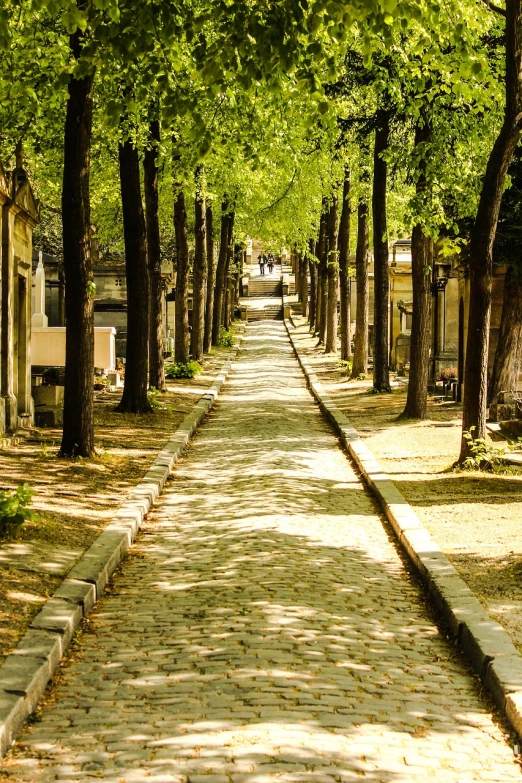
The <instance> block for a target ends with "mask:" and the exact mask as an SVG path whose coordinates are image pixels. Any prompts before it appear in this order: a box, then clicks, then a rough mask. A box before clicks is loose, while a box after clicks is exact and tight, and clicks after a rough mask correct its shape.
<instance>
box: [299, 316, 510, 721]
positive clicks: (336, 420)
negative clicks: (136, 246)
mask: <svg viewBox="0 0 522 783" xmlns="http://www.w3.org/2000/svg"><path fill="white" fill-rule="evenodd" d="M285 326H286V330H287V332H288V336H289V338H290V342H291V343H292V347H293V349H294V352H295V355H296V357H297V360H298V362H299V364H300V365H301V368H302V370H303V372H304V374H305V376H306V379H307V382H308V386H309V388H310V391H311V392H312V394H313V396H314V397H315V398H316V400H317V401H318V403H319V405H320V407H321V409H322V411H323V413H324V414H325V415H326V417H327V418H328V419H329V421H330V422H331V424H332V425H333V427H334V429H335V430H336V431H337V433H338V434H339V436H340V438H341V441H342V443H343V445H344V446H345V448H346V450H347V451H348V453H349V455H350V456H351V457H352V458H353V460H354V461H355V463H356V465H357V467H358V469H359V471H360V472H361V474H362V476H363V478H364V479H365V481H366V483H367V484H368V486H369V488H370V489H371V490H372V492H373V494H374V495H375V497H376V498H377V500H378V502H379V505H380V506H381V508H382V511H383V512H384V514H385V516H386V518H387V520H388V521H389V522H390V524H391V526H392V528H393V530H394V532H395V535H396V536H397V539H398V542H399V544H400V546H401V547H402V549H403V550H404V552H405V553H406V554H407V556H408V558H409V560H410V561H411V563H412V564H413V566H414V568H415V570H416V571H417V574H418V576H419V577H420V579H421V581H422V582H423V584H424V586H425V587H426V588H427V591H428V593H429V595H430V598H431V600H432V602H433V604H434V605H435V608H436V609H437V611H438V612H439V613H440V615H441V616H442V618H443V621H444V625H445V627H446V629H448V630H449V633H450V635H451V636H452V637H453V639H454V640H455V642H456V643H457V644H458V646H459V647H460V648H461V649H462V650H463V652H464V653H465V655H466V657H467V658H468V660H469V662H470V663H471V665H472V667H473V669H474V670H475V672H476V673H477V674H478V675H479V677H480V679H481V680H482V683H483V684H484V686H485V687H486V689H487V690H488V691H489V693H490V695H491V696H492V698H493V700H494V702H495V703H496V705H497V706H498V707H499V708H500V710H502V712H503V713H504V714H505V716H506V717H507V719H508V721H509V722H510V723H511V725H512V726H513V728H514V729H515V731H516V732H517V734H518V735H519V736H522V656H521V655H520V653H519V652H518V650H517V648H516V647H515V645H514V644H513V642H512V641H511V639H510V638H509V636H508V634H507V633H506V631H505V630H504V629H503V628H502V626H501V625H499V624H498V623H497V622H496V621H495V620H492V618H491V617H490V616H489V614H488V613H487V612H486V611H485V610H484V608H483V606H482V604H481V603H480V602H479V600H478V599H477V598H476V596H475V595H474V593H473V592H472V591H471V590H470V589H469V587H468V586H467V584H466V583H465V582H464V580H463V579H462V577H461V576H460V575H459V574H458V572H457V571H456V569H455V568H454V567H453V566H452V564H451V563H450V561H449V560H448V558H447V557H446V555H445V554H444V553H443V552H442V550H441V549H440V547H439V545H438V544H437V543H436V542H435V541H434V540H433V539H432V538H431V536H430V534H429V533H428V531H427V530H426V528H425V527H424V525H423V524H422V522H421V521H420V519H419V517H418V516H417V514H416V513H415V511H414V510H413V508H412V507H411V506H410V504H409V503H408V502H407V500H406V498H405V497H404V495H402V493H401V492H400V491H399V489H398V488H397V487H396V485H395V484H394V482H393V481H392V480H391V479H390V478H389V477H388V476H387V475H386V473H384V471H383V470H382V468H381V466H380V464H379V462H378V461H377V459H376V458H375V457H374V455H373V453H372V452H371V451H370V449H369V448H368V446H366V444H365V443H364V442H363V441H362V440H361V438H360V436H359V433H358V432H357V430H356V429H355V428H354V427H353V425H352V424H351V423H350V422H349V421H348V419H347V418H346V416H345V415H344V413H343V412H342V411H341V410H340V409H339V408H338V407H337V406H336V405H335V403H334V402H333V400H332V399H331V398H330V396H329V395H328V394H327V392H326V391H325V388H324V386H323V385H322V383H321V382H320V380H319V378H318V377H317V374H316V373H315V372H314V370H313V368H312V367H311V366H310V364H309V363H308V361H307V359H306V358H305V357H304V356H301V355H300V353H299V350H298V346H297V344H296V341H295V340H294V337H293V334H292V331H293V330H292V328H291V325H290V323H289V320H288V319H286V318H285Z"/></svg>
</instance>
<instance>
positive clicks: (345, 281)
mask: <svg viewBox="0 0 522 783" xmlns="http://www.w3.org/2000/svg"><path fill="white" fill-rule="evenodd" d="M350 215H351V202H350V172H349V171H348V169H346V171H345V174H344V184H343V204H342V209H341V225H340V227H339V284H340V289H341V312H340V327H341V359H343V360H344V361H347V360H348V359H349V357H350V338H351V334H350V326H351V312H350V276H349V269H350Z"/></svg>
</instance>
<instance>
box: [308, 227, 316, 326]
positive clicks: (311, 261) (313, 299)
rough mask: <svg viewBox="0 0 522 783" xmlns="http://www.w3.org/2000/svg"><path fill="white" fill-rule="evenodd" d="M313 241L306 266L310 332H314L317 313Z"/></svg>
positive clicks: (311, 241)
mask: <svg viewBox="0 0 522 783" xmlns="http://www.w3.org/2000/svg"><path fill="white" fill-rule="evenodd" d="M315 245H316V243H315V241H314V240H313V239H311V240H310V258H309V261H308V266H309V270H310V308H309V318H308V321H309V324H310V331H311V332H314V331H315V319H316V312H317V261H316V260H315Z"/></svg>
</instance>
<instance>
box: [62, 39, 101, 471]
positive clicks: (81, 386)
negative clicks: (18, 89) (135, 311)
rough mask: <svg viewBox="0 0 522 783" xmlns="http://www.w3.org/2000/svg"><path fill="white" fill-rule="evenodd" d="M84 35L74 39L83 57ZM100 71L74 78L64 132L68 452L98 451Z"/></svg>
mask: <svg viewBox="0 0 522 783" xmlns="http://www.w3.org/2000/svg"><path fill="white" fill-rule="evenodd" d="M82 43H83V41H82V36H81V34H80V33H79V32H78V33H75V34H74V35H72V36H71V38H70V48H71V52H72V54H73V57H74V58H75V59H76V60H77V59H78V58H79V57H80V56H81V52H82ZM93 85H94V72H93V73H91V74H89V75H88V76H85V77H84V78H82V79H75V78H74V77H73V78H71V80H70V81H69V86H68V100H67V112H66V117H65V131H64V163H63V181H62V217H63V269H64V275H65V318H66V334H65V390H64V408H63V434H62V444H61V448H60V455H61V456H62V457H92V456H93V454H94V414H93V402H94V301H93V272H92V262H91V205H90V194H89V184H90V170H91V137H92V104H93Z"/></svg>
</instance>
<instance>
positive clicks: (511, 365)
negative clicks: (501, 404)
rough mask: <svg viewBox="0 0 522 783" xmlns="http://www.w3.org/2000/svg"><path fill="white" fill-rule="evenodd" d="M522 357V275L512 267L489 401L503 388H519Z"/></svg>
mask: <svg viewBox="0 0 522 783" xmlns="http://www.w3.org/2000/svg"><path fill="white" fill-rule="evenodd" d="M521 358H522V279H520V277H519V276H517V275H516V274H515V272H514V270H513V267H511V266H510V267H508V270H507V272H506V277H505V280H504V302H503V304H502V316H501V318H500V330H499V335H498V343H497V349H496V351H495V361H494V364H493V371H492V373H491V378H490V379H489V384H488V404H491V403H492V402H494V401H495V399H496V397H497V395H498V393H499V392H501V391H507V392H512V391H516V388H517V384H518V376H519V372H520V360H521Z"/></svg>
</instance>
